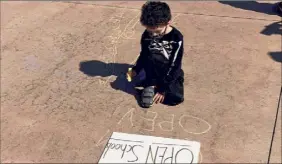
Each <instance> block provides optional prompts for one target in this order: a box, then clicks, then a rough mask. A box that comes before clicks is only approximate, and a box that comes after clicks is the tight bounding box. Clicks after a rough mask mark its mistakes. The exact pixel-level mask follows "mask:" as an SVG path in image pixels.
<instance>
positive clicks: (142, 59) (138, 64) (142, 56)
mask: <svg viewBox="0 0 282 164" xmlns="http://www.w3.org/2000/svg"><path fill="white" fill-rule="evenodd" d="M143 40H144V33H143V35H142V37H141V52H140V55H139V57H138V59H137V61H136V63H135V65H134V66H133V68H132V70H134V71H135V72H136V74H139V72H140V71H141V70H142V68H143V66H144V63H145V59H146V56H145V55H146V53H145V50H144V42H143Z"/></svg>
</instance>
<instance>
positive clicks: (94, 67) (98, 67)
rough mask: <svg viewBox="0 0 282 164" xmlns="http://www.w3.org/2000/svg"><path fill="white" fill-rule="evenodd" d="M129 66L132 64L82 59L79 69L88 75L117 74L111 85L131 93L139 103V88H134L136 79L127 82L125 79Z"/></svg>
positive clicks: (104, 75)
mask: <svg viewBox="0 0 282 164" xmlns="http://www.w3.org/2000/svg"><path fill="white" fill-rule="evenodd" d="M129 67H132V65H129V64H120V63H104V62H102V61H98V60H90V61H82V62H80V64H79V70H80V71H81V72H83V73H84V74H86V75H88V76H92V77H95V76H100V77H108V76H117V78H116V80H115V81H114V82H111V83H110V85H111V87H112V88H113V89H115V90H121V91H123V92H126V93H128V94H130V95H133V96H134V97H135V99H136V100H137V101H138V103H139V96H138V95H139V93H140V90H137V89H135V86H136V83H137V81H134V80H133V81H132V82H128V81H127V79H126V72H127V70H128V68H129Z"/></svg>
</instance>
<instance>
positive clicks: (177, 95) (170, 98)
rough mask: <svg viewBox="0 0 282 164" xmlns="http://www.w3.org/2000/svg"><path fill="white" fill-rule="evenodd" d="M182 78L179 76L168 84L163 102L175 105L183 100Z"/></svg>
mask: <svg viewBox="0 0 282 164" xmlns="http://www.w3.org/2000/svg"><path fill="white" fill-rule="evenodd" d="M183 83H184V78H183V77H182V76H180V77H179V78H178V79H177V80H176V81H175V82H174V83H172V84H171V85H170V86H169V89H168V90H167V91H166V93H165V99H164V102H163V104H165V105H170V106H175V105H178V104H180V103H182V102H183V101H184V87H183Z"/></svg>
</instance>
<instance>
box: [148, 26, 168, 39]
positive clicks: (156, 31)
mask: <svg viewBox="0 0 282 164" xmlns="http://www.w3.org/2000/svg"><path fill="white" fill-rule="evenodd" d="M166 26H167V25H163V26H157V27H148V26H145V27H146V29H147V31H149V32H150V33H151V35H152V36H159V35H161V34H163V33H164V32H165V28H166Z"/></svg>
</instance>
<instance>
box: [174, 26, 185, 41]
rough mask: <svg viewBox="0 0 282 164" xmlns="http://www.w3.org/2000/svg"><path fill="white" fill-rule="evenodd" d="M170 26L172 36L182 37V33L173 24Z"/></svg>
mask: <svg viewBox="0 0 282 164" xmlns="http://www.w3.org/2000/svg"><path fill="white" fill-rule="evenodd" d="M171 27H172V31H171V32H172V33H171V35H173V37H174V38H177V39H181V40H182V39H183V34H182V33H181V32H180V30H179V29H177V28H176V27H174V26H171Z"/></svg>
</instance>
